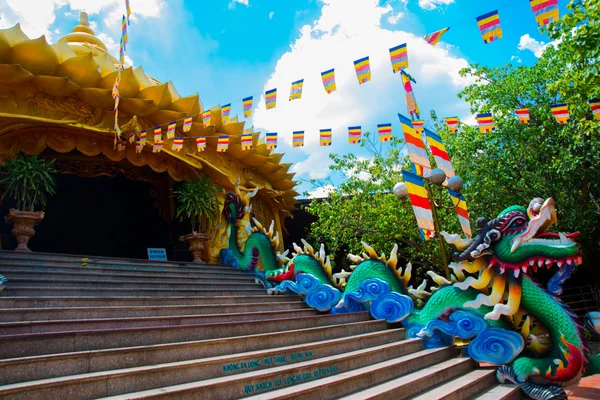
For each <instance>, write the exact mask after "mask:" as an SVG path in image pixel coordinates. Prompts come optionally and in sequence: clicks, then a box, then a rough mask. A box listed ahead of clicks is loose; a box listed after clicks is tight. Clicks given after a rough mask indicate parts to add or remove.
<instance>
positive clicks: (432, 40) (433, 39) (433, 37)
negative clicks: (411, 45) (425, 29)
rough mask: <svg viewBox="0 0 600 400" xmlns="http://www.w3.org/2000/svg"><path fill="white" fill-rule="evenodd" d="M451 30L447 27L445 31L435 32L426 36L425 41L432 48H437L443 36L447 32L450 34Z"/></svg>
mask: <svg viewBox="0 0 600 400" xmlns="http://www.w3.org/2000/svg"><path fill="white" fill-rule="evenodd" d="M449 30H450V27H446V28H444V29H440V30H439V31H435V32H433V33H430V34H429V35H425V36H424V37H423V39H425V41H426V42H427V43H429V44H430V45H432V46H436V45H437V44H438V42H439V41H440V39H441V38H442V35H443V34H444V33H446V32H448V31H449Z"/></svg>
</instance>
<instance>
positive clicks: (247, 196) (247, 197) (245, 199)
mask: <svg viewBox="0 0 600 400" xmlns="http://www.w3.org/2000/svg"><path fill="white" fill-rule="evenodd" d="M256 193H258V186H257V187H255V188H254V190H253V191H251V192H248V193H246V194H245V195H244V197H243V202H244V204H249V203H250V199H251V198H253V197H254V196H256Z"/></svg>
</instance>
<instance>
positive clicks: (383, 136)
mask: <svg viewBox="0 0 600 400" xmlns="http://www.w3.org/2000/svg"><path fill="white" fill-rule="evenodd" d="M377 133H378V134H379V141H380V142H389V141H390V140H391V139H392V124H379V125H377Z"/></svg>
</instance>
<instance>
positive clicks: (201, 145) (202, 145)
mask: <svg viewBox="0 0 600 400" xmlns="http://www.w3.org/2000/svg"><path fill="white" fill-rule="evenodd" d="M196 148H197V149H198V153H202V152H203V151H206V138H205V137H197V138H196Z"/></svg>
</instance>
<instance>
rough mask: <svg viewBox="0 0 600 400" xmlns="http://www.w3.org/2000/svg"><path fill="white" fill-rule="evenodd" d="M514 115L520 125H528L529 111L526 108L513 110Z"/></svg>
mask: <svg viewBox="0 0 600 400" xmlns="http://www.w3.org/2000/svg"><path fill="white" fill-rule="evenodd" d="M515 114H516V115H517V118H519V122H520V123H522V124H528V123H529V109H528V108H519V109H518V110H515Z"/></svg>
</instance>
